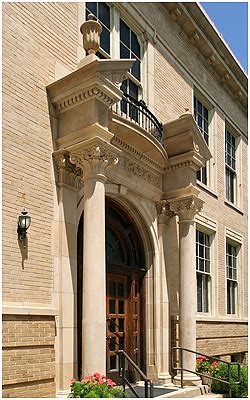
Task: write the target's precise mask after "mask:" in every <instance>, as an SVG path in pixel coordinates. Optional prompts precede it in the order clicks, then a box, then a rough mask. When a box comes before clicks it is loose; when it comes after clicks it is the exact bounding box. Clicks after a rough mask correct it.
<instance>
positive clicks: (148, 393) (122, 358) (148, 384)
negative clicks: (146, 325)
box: [107, 318, 154, 398]
mask: <svg viewBox="0 0 250 400" xmlns="http://www.w3.org/2000/svg"><path fill="white" fill-rule="evenodd" d="M108 322H109V323H113V325H114V327H117V328H119V325H117V324H116V323H115V321H114V320H112V319H111V318H108V319H107V323H108ZM112 333H113V334H114V335H115V336H116V337H120V336H119V334H118V333H117V332H116V331H115V332H112ZM110 334H111V332H110V329H109V335H108V337H107V338H108V339H109V340H110V341H111V342H112V343H113V344H114V345H115V346H118V357H119V377H120V378H121V379H122V385H123V391H124V394H125V388H126V385H127V386H128V387H129V388H130V390H131V391H132V392H133V393H134V395H135V396H136V397H138V398H139V397H140V396H139V395H138V393H137V392H136V390H135V389H134V387H133V386H132V385H131V383H130V382H129V380H128V379H127V378H126V368H125V362H126V361H127V362H128V363H129V365H130V366H131V367H133V368H134V370H135V371H136V372H137V373H138V374H139V375H140V378H142V379H143V380H144V382H145V383H144V394H145V396H144V398H149V397H154V396H153V390H154V388H153V382H152V381H151V380H150V379H148V377H147V376H146V375H145V374H144V373H143V372H142V371H141V370H140V368H139V367H138V365H137V364H135V362H134V361H133V360H132V359H131V358H130V357H129V355H128V354H127V353H126V352H125V351H124V349H122V350H121V349H120V345H119V343H117V341H116V340H115V337H113V336H111V335H110ZM124 337H125V332H124ZM124 397H125V396H124Z"/></svg>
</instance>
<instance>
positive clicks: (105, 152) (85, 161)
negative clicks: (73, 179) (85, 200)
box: [70, 144, 118, 178]
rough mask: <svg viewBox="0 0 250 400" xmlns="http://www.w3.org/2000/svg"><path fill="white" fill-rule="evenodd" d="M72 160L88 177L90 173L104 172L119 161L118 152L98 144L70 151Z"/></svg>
mask: <svg viewBox="0 0 250 400" xmlns="http://www.w3.org/2000/svg"><path fill="white" fill-rule="evenodd" d="M70 161H71V163H73V164H75V165H76V166H77V167H78V168H80V169H81V170H82V171H83V173H84V178H86V177H87V176H88V175H89V174H98V175H99V174H104V172H105V169H106V167H108V166H109V165H110V166H111V165H114V164H117V163H118V154H117V153H115V152H114V151H112V150H110V149H108V148H106V147H104V146H102V145H101V144H98V145H92V146H89V147H86V148H84V149H82V150H80V151H78V152H72V153H70Z"/></svg>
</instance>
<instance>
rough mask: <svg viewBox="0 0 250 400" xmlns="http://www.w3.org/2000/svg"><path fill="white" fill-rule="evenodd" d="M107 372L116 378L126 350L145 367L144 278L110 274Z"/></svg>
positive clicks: (107, 304)
mask: <svg viewBox="0 0 250 400" xmlns="http://www.w3.org/2000/svg"><path fill="white" fill-rule="evenodd" d="M106 282H107V300H106V310H107V374H108V375H109V376H110V377H112V378H117V373H118V368H119V359H118V351H119V350H124V351H125V352H126V353H127V354H128V355H129V356H130V358H131V359H132V360H133V361H134V362H135V363H136V364H137V365H138V366H139V367H140V368H142V369H143V359H142V349H143V335H142V322H143V308H142V296H143V295H142V279H141V278H140V277H139V276H138V275H136V274H135V273H134V274H130V275H118V274H113V273H107V281H106Z"/></svg>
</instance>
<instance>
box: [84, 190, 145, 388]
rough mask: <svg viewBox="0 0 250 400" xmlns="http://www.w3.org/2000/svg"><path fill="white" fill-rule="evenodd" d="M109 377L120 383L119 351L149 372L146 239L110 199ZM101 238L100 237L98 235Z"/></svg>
mask: <svg viewBox="0 0 250 400" xmlns="http://www.w3.org/2000/svg"><path fill="white" fill-rule="evenodd" d="M105 218H106V232H105V239H106V313H107V315H106V316H107V352H106V355H107V375H108V376H110V377H112V378H113V379H116V380H117V372H118V350H119V349H124V350H125V351H126V353H128V355H129V356H130V357H131V358H132V360H133V361H134V362H135V363H136V364H137V365H138V366H139V367H140V368H141V369H142V370H145V358H144V357H143V355H144V354H145V349H144V346H145V338H144V335H143V332H144V326H143V325H144V321H145V317H144V314H145V310H144V285H143V278H144V275H145V273H146V269H145V256H144V248H143V243H142V239H141V237H140V234H139V231H138V228H137V227H136V225H135V223H134V222H133V220H132V218H131V216H130V215H129V213H128V212H127V211H126V210H125V209H124V208H123V207H121V206H120V205H119V204H118V203H117V202H115V201H114V200H112V199H109V198H106V217H105ZM97 234H98V233H97ZM82 265H83V216H82V217H81V219H80V222H79V226H78V235H77V285H78V287H77V320H78V374H79V378H80V377H81V376H82V375H83V374H85V371H82V370H81V364H82V362H81V354H82V344H81V342H82V340H81V337H82V327H81V323H82V322H81V321H82Z"/></svg>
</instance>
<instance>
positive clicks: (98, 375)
mask: <svg viewBox="0 0 250 400" xmlns="http://www.w3.org/2000/svg"><path fill="white" fill-rule="evenodd" d="M93 376H94V377H95V378H100V377H101V375H100V374H99V372H95V373H94V374H93Z"/></svg>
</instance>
